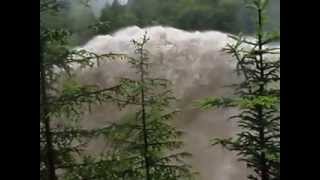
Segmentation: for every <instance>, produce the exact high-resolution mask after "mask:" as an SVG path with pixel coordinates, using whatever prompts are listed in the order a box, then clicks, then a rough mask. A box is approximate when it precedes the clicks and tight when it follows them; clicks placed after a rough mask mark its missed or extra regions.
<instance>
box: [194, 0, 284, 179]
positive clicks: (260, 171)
mask: <svg viewBox="0 0 320 180" xmlns="http://www.w3.org/2000/svg"><path fill="white" fill-rule="evenodd" d="M248 3H249V4H248V7H250V8H253V9H254V10H255V11H256V12H257V17H258V18H257V32H256V38H255V39H254V40H250V39H247V38H244V37H243V36H241V35H240V36H231V37H232V38H233V39H234V40H235V43H234V44H228V45H227V47H226V48H225V49H224V50H225V51H226V52H227V53H230V54H232V55H233V56H234V57H235V59H236V60H237V71H238V73H240V74H241V75H242V76H243V78H244V80H243V81H242V82H241V83H240V84H237V85H234V87H235V88H236V93H235V96H234V97H222V98H208V99H206V100H203V101H201V102H200V104H201V106H202V108H209V107H233V108H237V109H239V113H238V114H237V115H235V116H232V117H231V119H236V120H237V122H238V126H239V127H240V128H241V132H240V133H238V134H237V136H236V137H235V138H229V139H214V142H213V144H214V145H216V144H220V145H222V146H223V147H225V148H227V149H229V150H231V151H235V152H237V155H238V156H239V160H240V161H244V162H245V163H246V164H247V167H248V168H250V169H253V170H254V173H253V174H250V175H249V176H248V178H249V179H253V180H258V179H260V180H276V179H280V107H279V103H280V88H279V82H280V58H279V57H280V56H279V54H280V49H279V48H272V46H269V45H268V44H269V43H270V42H273V41H274V40H277V39H278V38H279V36H278V35H277V34H275V33H266V32H264V26H263V25H264V13H265V10H266V7H267V4H268V1H267V0H250V2H248Z"/></svg>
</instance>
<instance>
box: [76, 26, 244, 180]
mask: <svg viewBox="0 0 320 180" xmlns="http://www.w3.org/2000/svg"><path fill="white" fill-rule="evenodd" d="M145 31H147V32H148V36H149V37H150V41H149V42H148V44H147V46H146V49H147V50H148V51H149V52H150V57H151V58H150V60H151V61H152V62H153V65H152V66H151V67H150V68H152V70H151V72H153V74H154V75H155V76H157V77H159V76H160V77H163V78H167V79H169V80H170V81H172V83H173V87H172V88H173V90H174V93H175V95H176V97H177V98H178V99H179V101H178V104H177V106H178V108H179V109H180V110H181V113H180V115H178V116H177V118H176V120H175V122H174V123H175V126H176V127H177V128H179V129H182V130H183V131H185V132H186V134H185V136H184V140H185V143H186V146H185V150H186V151H188V152H190V153H192V154H193V157H192V158H191V160H190V163H191V164H192V165H193V167H194V169H195V170H196V171H198V172H199V173H200V175H199V176H200V177H199V178H198V179H199V180H215V179H219V180H245V179H246V175H247V170H246V168H245V166H244V165H243V164H241V163H239V162H237V160H236V156H235V155H234V154H232V153H231V152H229V151H226V150H223V149H222V148H218V147H215V148H213V147H212V146H210V144H209V140H210V139H211V138H212V137H230V136H233V135H234V134H235V133H237V128H236V124H235V122H231V121H226V119H227V118H228V117H229V116H230V114H233V113H234V112H233V111H234V110H211V111H201V110H199V109H197V108H195V107H194V106H193V103H194V101H196V100H199V99H201V98H204V97H207V96H227V95H230V94H231V93H232V89H229V88H226V87H225V86H226V85H230V84H233V83H235V82H238V81H239V77H237V76H236V74H235V73H234V71H233V70H234V65H235V64H234V61H232V58H231V57H230V56H229V55H228V54H225V53H224V52H222V51H221V49H222V48H223V47H225V45H226V44H227V43H228V42H230V39H229V38H228V34H226V33H222V32H217V31H206V32H186V31H182V30H179V29H175V28H171V27H162V26H155V27H147V28H144V29H141V28H139V27H136V26H132V27H128V28H125V29H122V30H119V31H118V32H116V33H114V34H111V35H101V36H97V37H95V38H93V39H92V40H91V41H89V42H88V43H87V44H86V45H84V46H83V47H81V48H83V49H85V50H88V51H91V52H94V53H97V54H105V53H110V52H113V53H125V54H128V55H129V56H130V55H133V54H134V52H133V51H134V47H133V46H132V44H131V43H130V41H131V40H132V39H137V38H140V37H142V34H143V33H144V32H145ZM134 73H135V72H134V71H132V69H131V68H130V65H129V64H128V63H126V62H125V61H120V60H119V61H117V60H115V61H109V62H106V63H104V64H102V65H100V66H99V67H98V68H97V69H96V70H94V71H89V72H88V71H86V72H82V73H80V75H79V79H80V80H81V81H82V83H95V84H98V85H100V86H102V87H108V86H110V85H112V84H116V83H117V80H119V78H120V77H126V76H133V75H134ZM125 112H126V111H119V110H118V109H117V108H116V107H115V106H113V105H104V106H99V107H96V108H95V110H94V111H93V113H92V114H88V115H86V117H85V118H84V119H85V121H84V126H86V127H88V128H90V127H92V128H93V127H101V126H106V125H107V122H110V121H117V120H119V119H120V118H121V116H122V115H123V114H125ZM102 144H103V143H99V142H96V143H95V144H93V145H92V147H90V148H91V149H92V150H94V149H99V148H101V147H103V145H102Z"/></svg>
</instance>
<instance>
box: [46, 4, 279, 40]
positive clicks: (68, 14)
mask: <svg viewBox="0 0 320 180" xmlns="http://www.w3.org/2000/svg"><path fill="white" fill-rule="evenodd" d="M108 2H109V3H108ZM110 2H113V1H108V0H93V1H88V2H87V1H83V0H76V1H73V0H64V1H59V3H60V8H61V9H60V11H59V12H57V13H56V14H55V15H52V14H46V15H43V19H44V22H46V23H48V25H49V26H54V27H61V28H65V29H68V30H69V31H70V32H73V37H72V40H73V42H71V43H73V44H75V45H78V44H79V43H80V44H81V43H84V42H86V41H87V40H88V39H90V38H91V37H93V36H94V35H96V34H108V33H111V32H114V31H116V30H118V29H119V28H124V27H127V26H130V25H136V26H139V27H146V26H153V25H164V26H172V27H176V28H179V29H184V30H210V29H214V30H219V31H223V32H229V33H239V32H243V33H246V34H252V33H253V32H254V28H255V21H254V18H253V17H254V16H252V15H253V14H252V12H251V11H250V10H248V9H247V8H245V1H242V0H240V1H239V0H196V1H195V0H163V1H159V0H129V1H128V2H127V4H123V3H119V2H122V1H114V2H113V3H110ZM267 8H268V12H267V14H266V17H267V18H268V21H267V22H266V28H267V30H271V31H274V30H279V28H280V1H278V0H270V3H269V4H268V7H267ZM97 26H98V27H99V28H98V29H97V28H94V27H97ZM90 27H92V28H90Z"/></svg>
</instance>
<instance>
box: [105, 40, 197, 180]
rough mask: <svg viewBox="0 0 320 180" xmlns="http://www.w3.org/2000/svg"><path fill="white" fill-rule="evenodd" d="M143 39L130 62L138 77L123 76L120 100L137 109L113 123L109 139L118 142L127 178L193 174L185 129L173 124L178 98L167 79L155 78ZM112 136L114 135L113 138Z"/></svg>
mask: <svg viewBox="0 0 320 180" xmlns="http://www.w3.org/2000/svg"><path fill="white" fill-rule="evenodd" d="M147 41H148V38H147V36H146V34H145V35H144V36H143V38H142V40H141V41H140V40H133V44H134V45H135V48H136V50H135V53H136V56H135V57H129V59H128V62H129V63H130V64H131V65H132V67H133V68H134V69H136V72H137V74H136V76H132V77H130V78H122V79H121V82H120V90H119V94H121V95H119V96H118V99H119V100H120V101H119V105H120V106H121V107H131V108H132V109H134V110H135V112H132V113H130V114H128V115H127V116H126V117H125V121H124V122H120V123H117V124H114V125H113V126H110V128H111V129H113V131H112V130H111V131H108V133H109V139H113V142H114V143H115V144H117V145H116V146H115V147H114V148H115V149H114V150H116V151H118V152H120V154H121V155H120V157H119V158H120V162H121V161H122V162H123V163H122V164H123V165H125V166H126V167H123V173H122V174H123V179H130V180H141V179H145V180H165V179H166V180H177V179H190V178H192V177H193V174H192V172H191V169H190V168H191V167H190V166H189V165H187V164H186V163H185V162H184V158H185V157H189V156H190V154H189V153H186V152H183V151H181V149H180V148H181V147H182V145H183V143H182V141H180V140H179V137H180V136H181V134H182V132H180V131H178V130H176V128H174V127H173V126H172V122H171V120H172V118H173V117H174V115H175V113H176V112H177V110H175V109H173V106H172V103H173V102H174V100H175V97H174V96H173V95H172V91H171V90H170V89H169V85H170V82H169V81H168V80H166V79H161V78H157V77H153V75H152V72H151V71H150V69H151V68H150V66H152V63H151V62H150V61H149V57H148V54H149V53H148V51H147V50H146V48H145V45H146V43H147ZM111 137H112V138H111Z"/></svg>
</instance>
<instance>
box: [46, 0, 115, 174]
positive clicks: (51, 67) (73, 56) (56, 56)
mask: <svg viewBox="0 0 320 180" xmlns="http://www.w3.org/2000/svg"><path fill="white" fill-rule="evenodd" d="M59 7H60V4H59V1H55V0H41V1H40V13H41V15H42V14H46V13H55V12H57V11H58V10H59ZM40 20H41V22H40V43H41V46H40V179H43V180H45V179H48V180H56V179H58V178H59V177H60V176H62V175H64V174H65V172H67V171H70V172H72V171H73V168H74V167H77V166H86V167H91V166H93V167H94V164H96V163H98V162H99V163H100V162H103V161H102V159H99V160H98V162H94V163H93V162H92V163H85V164H83V163H81V161H84V160H85V159H87V158H88V157H84V156H83V154H82V153H81V152H83V150H84V149H83V148H84V147H85V146H86V144H87V143H88V142H89V140H90V139H92V138H93V137H95V136H97V135H98V134H100V133H99V132H100V131H101V130H103V128H102V129H93V130H87V129H83V128H81V127H79V119H80V117H81V115H82V114H83V113H84V112H85V111H86V110H87V109H86V108H85V107H86V106H87V105H89V106H90V105H92V104H96V103H102V102H104V101H106V100H108V99H112V94H114V93H115V92H116V91H117V88H118V87H112V88H108V89H102V88H99V87H97V86H95V85H90V86H82V85H80V84H79V83H77V82H76V81H74V80H73V77H74V72H73V66H74V65H77V64H78V65H80V66H81V67H82V68H90V67H92V66H93V65H94V64H95V62H96V60H97V58H99V59H104V58H108V57H111V56H113V55H111V54H105V55H100V56H98V55H96V54H93V53H90V52H86V51H73V50H71V49H70V47H69V46H68V37H69V35H70V32H69V31H67V30H66V29H63V28H56V29H54V28H50V27H48V26H46V24H45V23H43V19H40ZM61 84H62V85H61ZM59 171H60V172H62V175H59V173H58V172H59ZM76 179H79V178H76Z"/></svg>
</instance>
